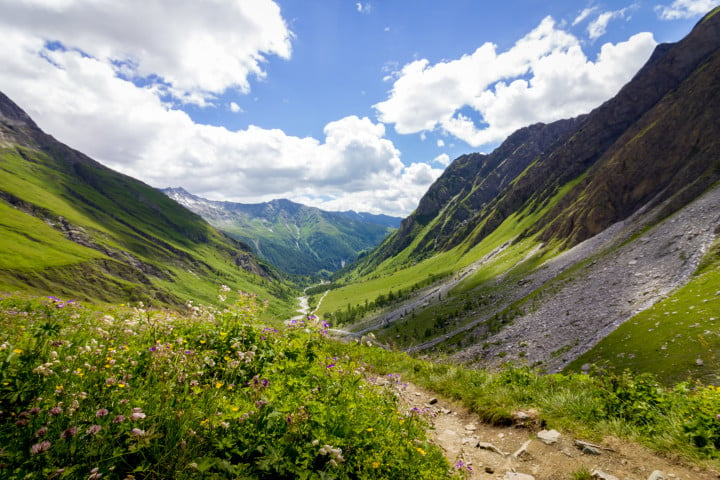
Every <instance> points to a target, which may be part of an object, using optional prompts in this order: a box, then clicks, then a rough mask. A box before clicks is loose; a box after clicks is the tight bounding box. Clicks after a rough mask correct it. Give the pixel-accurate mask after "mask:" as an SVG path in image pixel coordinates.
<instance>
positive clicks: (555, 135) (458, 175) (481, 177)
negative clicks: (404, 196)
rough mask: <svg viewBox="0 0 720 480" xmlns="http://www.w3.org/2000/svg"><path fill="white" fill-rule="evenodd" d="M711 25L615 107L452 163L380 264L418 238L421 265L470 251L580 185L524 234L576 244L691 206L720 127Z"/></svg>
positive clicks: (650, 69) (657, 64)
mask: <svg viewBox="0 0 720 480" xmlns="http://www.w3.org/2000/svg"><path fill="white" fill-rule="evenodd" d="M708 17H710V18H709V19H707V20H706V21H705V20H704V21H701V22H700V23H699V24H698V25H697V26H696V28H695V29H694V30H693V31H692V32H691V33H690V34H689V35H688V36H687V38H685V39H684V40H682V41H681V42H678V43H677V44H663V45H659V46H658V47H657V48H656V51H655V52H654V54H653V55H652V57H651V58H650V60H649V61H648V62H647V64H646V65H645V66H644V67H643V68H642V69H641V70H640V71H639V72H638V73H637V74H636V75H635V77H634V78H633V79H632V80H631V81H630V82H629V83H628V84H627V85H626V86H625V87H624V88H623V89H621V90H620V92H619V93H618V94H617V95H616V96H615V97H614V98H613V99H611V100H609V101H607V102H606V103H605V104H603V105H601V106H600V107H598V108H596V109H595V110H593V111H592V112H590V113H589V114H588V115H584V116H581V117H578V118H575V119H571V120H562V121H559V122H555V123H552V124H550V125H534V126H531V127H527V128H524V129H522V130H519V131H517V132H515V133H514V134H513V135H511V136H510V137H509V138H508V139H507V140H506V141H505V142H504V143H503V144H502V145H501V146H500V147H499V148H498V149H497V150H495V151H494V152H492V153H491V154H489V155H481V154H471V155H464V156H462V157H459V158H458V159H456V160H455V161H454V162H453V163H452V164H451V165H450V166H449V167H448V169H447V170H446V172H445V173H444V174H443V175H442V176H441V177H440V178H438V180H437V181H436V182H435V183H434V184H433V185H432V186H431V188H430V189H429V190H428V192H427V193H426V195H425V196H424V197H423V198H422V199H421V200H420V203H419V205H418V208H417V210H416V211H415V212H414V213H413V214H412V215H411V216H410V217H408V218H406V219H405V220H404V221H403V223H402V226H401V228H400V229H399V230H398V231H397V232H396V234H395V235H394V236H393V237H392V238H391V239H390V240H389V241H388V242H386V243H385V244H384V245H383V246H382V248H381V249H379V250H378V252H377V257H376V259H377V260H380V259H384V258H388V257H391V256H393V255H396V254H397V253H398V252H400V251H402V250H403V249H405V248H406V247H407V246H408V245H410V244H411V243H412V242H413V240H415V239H417V238H418V237H420V238H422V241H420V242H419V243H418V244H417V245H418V246H417V247H416V248H415V251H414V252H413V253H412V255H414V256H415V257H416V258H421V257H425V256H427V255H428V254H432V253H434V252H439V251H443V250H448V249H450V248H453V247H455V246H457V245H458V244H459V243H461V242H463V241H466V240H469V246H472V245H474V244H476V243H478V242H480V241H481V240H482V239H483V238H484V237H485V236H486V235H487V234H489V233H491V232H492V231H493V230H494V229H495V228H496V227H497V226H498V225H499V224H500V223H502V221H503V220H504V219H505V218H507V217H508V216H509V215H510V214H512V213H514V212H518V211H519V210H520V209H522V208H523V207H526V206H528V205H530V204H531V203H532V202H534V203H535V204H536V205H541V204H542V203H543V202H544V201H547V199H549V198H550V197H552V196H553V195H555V194H556V193H557V191H558V189H559V188H561V187H562V186H563V185H565V184H567V183H568V182H570V181H572V180H574V179H576V178H578V177H580V176H581V175H586V176H587V177H586V178H584V180H583V181H582V183H581V185H578V186H577V187H576V188H575V189H574V190H573V191H572V193H571V194H570V195H568V196H566V197H565V198H564V199H563V201H562V202H561V204H560V205H558V206H557V207H556V208H555V209H554V210H553V211H552V212H550V213H549V214H548V215H547V216H546V218H545V219H544V221H543V222H540V223H538V224H536V225H535V226H534V227H533V229H532V230H531V231H529V232H527V234H533V233H537V232H540V231H542V232H543V239H544V240H546V241H549V240H552V239H556V240H559V241H561V242H563V243H564V244H565V245H566V246H572V245H574V244H577V243H578V242H580V241H582V240H584V239H586V238H589V237H590V236H592V235H595V234H597V233H599V232H601V231H602V230H603V229H605V228H607V227H608V226H610V225H611V224H612V223H614V222H617V221H619V220H622V219H624V218H627V217H628V216H629V215H630V214H632V212H634V211H635V210H636V209H637V208H639V207H640V206H642V205H644V204H645V203H647V202H648V201H649V200H650V199H653V198H655V202H656V203H657V202H660V201H663V200H666V199H667V198H669V197H671V196H673V195H679V196H678V199H677V202H676V203H677V205H682V204H683V203H684V202H687V201H690V200H691V199H692V198H695V197H696V196H697V195H698V194H699V193H701V192H702V191H704V190H705V189H707V187H708V186H709V185H710V184H712V182H714V181H715V180H717V179H718V176H717V171H718V168H717V167H716V166H715V165H714V160H713V159H712V158H711V157H712V155H713V152H717V141H716V139H717V138H718V136H717V128H718V125H719V124H720V122H718V120H717V113H716V112H718V108H717V99H718V97H720V96H719V95H717V87H716V85H715V84H716V83H717V78H718V75H717V70H716V69H717V56H718V48H719V47H720V18H718V16H717V15H714V16H711V15H708ZM688 182H689V183H688ZM661 192H662V194H661ZM659 194H660V195H659ZM658 195H659V196H658ZM666 213H668V212H666ZM479 227H481V228H479ZM471 235H472V238H469V239H468V237H469V236H471Z"/></svg>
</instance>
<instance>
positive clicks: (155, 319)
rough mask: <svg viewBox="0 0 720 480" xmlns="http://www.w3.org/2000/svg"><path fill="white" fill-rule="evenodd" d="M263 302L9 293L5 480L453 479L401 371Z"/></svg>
mask: <svg viewBox="0 0 720 480" xmlns="http://www.w3.org/2000/svg"><path fill="white" fill-rule="evenodd" d="M221 295H223V296H229V295H230V294H229V292H227V289H226V288H224V289H223V291H222V292H221ZM263 309H264V305H263V303H262V302H260V301H259V300H258V299H257V297H255V296H254V295H248V294H240V295H238V296H237V297H236V298H234V299H233V302H232V303H231V304H228V306H227V307H226V308H224V309H219V308H213V307H200V306H194V305H193V304H192V303H190V304H188V306H187V310H186V311H185V312H184V313H183V314H182V315H180V314H178V313H175V312H172V311H160V310H150V309H147V308H144V307H142V306H140V307H136V308H128V307H105V308H102V309H97V308H94V307H91V306H89V305H81V304H78V303H75V302H72V301H63V300H61V299H58V298H55V297H52V298H31V297H17V296H13V297H8V298H4V299H1V300H0V445H2V448H0V477H2V478H8V479H16V478H17V479H20V478H22V479H35V478H37V479H40V478H51V477H52V478H68V479H70V478H100V476H101V475H102V478H108V479H124V478H137V479H140V478H144V479H160V478H175V479H184V478H198V477H202V478H215V479H221V478H258V479H290V478H303V479H350V478H352V479H370V478H421V479H422V478H425V479H439V478H449V477H450V476H451V475H452V472H451V470H450V468H449V465H448V464H447V461H446V460H445V459H444V457H443V456H442V452H441V451H440V449H439V448H438V447H436V446H434V445H432V444H430V443H429V442H428V441H427V439H426V434H425V430H426V423H425V421H424V419H423V417H422V413H421V412H416V411H410V412H404V411H401V410H400V409H399V408H398V404H397V400H396V397H395V395H394V393H393V392H394V390H395V389H396V388H399V387H400V385H399V384H398V382H399V380H398V379H397V377H396V376H392V377H388V378H389V379H390V381H383V382H375V381H374V380H373V374H372V373H371V372H370V371H369V370H368V368H367V365H366V364H365V363H363V362H362V361H361V360H358V359H353V358H351V357H349V356H338V355H336V354H335V353H334V347H332V345H334V344H333V343H332V342H331V341H329V340H328V339H327V338H326V336H325V335H326V334H325V331H324V325H321V324H317V323H315V322H311V321H310V320H309V321H308V322H305V321H295V322H288V323H287V325H285V326H283V327H282V328H281V329H280V330H278V329H275V328H270V327H266V326H264V325H262V324H260V323H258V322H257V317H258V315H259V314H260V312H261V311H262V310H263ZM380 383H382V385H381V384H380Z"/></svg>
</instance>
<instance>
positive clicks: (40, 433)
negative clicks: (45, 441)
mask: <svg viewBox="0 0 720 480" xmlns="http://www.w3.org/2000/svg"><path fill="white" fill-rule="evenodd" d="M47 431H48V429H47V427H40V428H39V429H38V431H37V432H35V438H38V437H42V436H43V435H45V434H46V433H47Z"/></svg>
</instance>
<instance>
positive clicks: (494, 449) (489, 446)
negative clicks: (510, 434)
mask: <svg viewBox="0 0 720 480" xmlns="http://www.w3.org/2000/svg"><path fill="white" fill-rule="evenodd" d="M477 448H482V449H483V450H490V451H491V452H495V453H497V454H498V455H502V456H503V457H507V455H508V454H507V453H505V452H503V451H502V450H500V449H499V448H498V447H496V446H495V445H493V444H492V443H487V442H478V444H477Z"/></svg>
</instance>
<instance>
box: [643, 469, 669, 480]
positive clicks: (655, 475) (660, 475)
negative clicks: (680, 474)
mask: <svg viewBox="0 0 720 480" xmlns="http://www.w3.org/2000/svg"><path fill="white" fill-rule="evenodd" d="M648 480H670V477H668V476H667V475H665V473H664V472H661V471H660V470H655V471H654V472H652V473H651V474H650V476H649V477H648Z"/></svg>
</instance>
